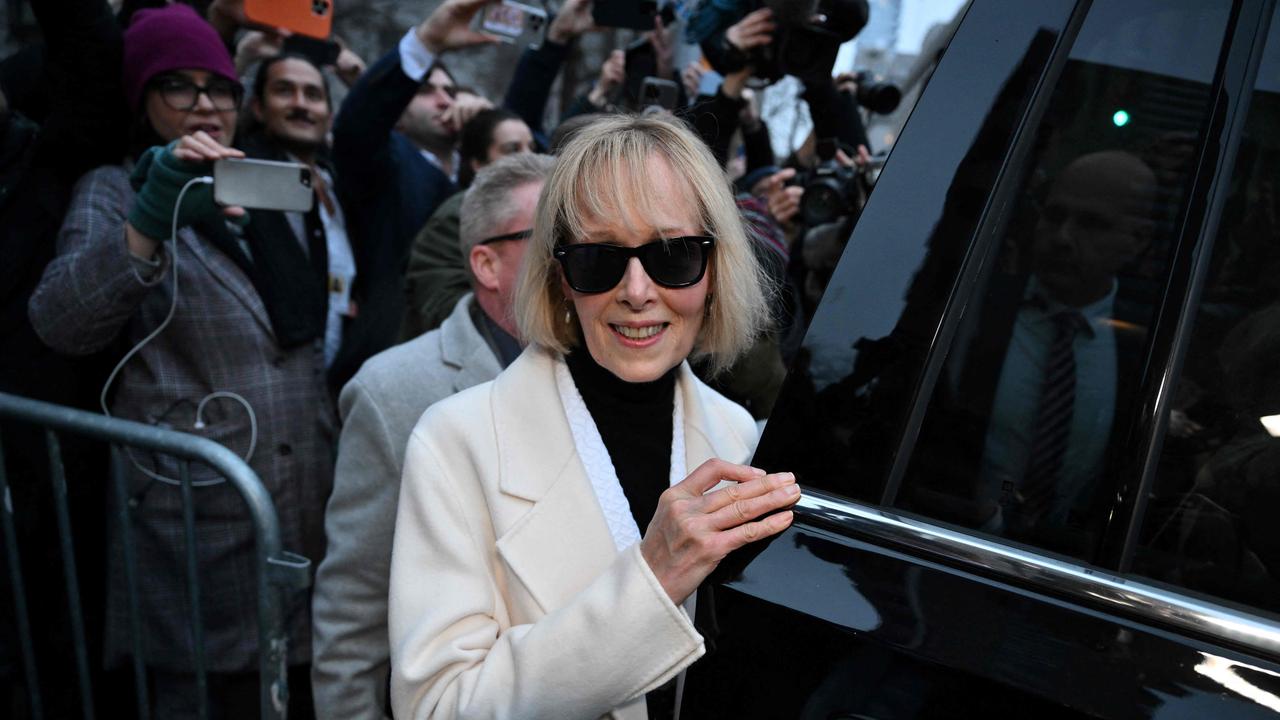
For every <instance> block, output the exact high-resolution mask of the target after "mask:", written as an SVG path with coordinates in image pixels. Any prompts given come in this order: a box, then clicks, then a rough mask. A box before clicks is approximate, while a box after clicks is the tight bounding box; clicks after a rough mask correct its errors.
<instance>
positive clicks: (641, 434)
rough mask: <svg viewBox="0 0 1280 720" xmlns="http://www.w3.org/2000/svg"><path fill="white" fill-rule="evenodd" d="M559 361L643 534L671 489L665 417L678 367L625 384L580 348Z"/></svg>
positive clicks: (671, 403)
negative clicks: (650, 378)
mask: <svg viewBox="0 0 1280 720" xmlns="http://www.w3.org/2000/svg"><path fill="white" fill-rule="evenodd" d="M565 361H566V362H567V363H568V365H569V372H570V374H572V375H573V383H574V384H575V385H577V386H578V392H579V393H581V395H582V399H583V401H584V402H585V403H586V405H587V410H588V411H590V413H591V419H592V420H594V421H595V423H596V428H597V429H598V430H599V431H600V438H601V439H602V440H604V446H605V449H606V450H608V451H609V459H610V460H612V461H613V467H614V469H615V470H616V471H617V473H618V482H619V483H621V485H622V492H623V493H625V494H626V496H627V502H628V503H629V504H630V505H631V516H632V517H634V518H635V520H636V525H637V526H638V527H639V528H640V534H641V535H644V531H645V528H647V527H649V521H650V520H652V519H653V514H654V512H655V511H657V509H658V496H659V495H661V494H662V491H664V490H666V489H667V488H668V487H669V486H670V484H671V482H670V480H671V412H672V408H673V406H674V403H675V387H676V371H677V368H678V366H677V368H672V369H671V370H669V371H667V373H666V374H665V375H663V376H662V377H660V378H658V379H657V380H654V381H653V382H646V383H631V382H626V381H625V380H622V379H620V378H618V376H617V375H614V374H613V373H612V372H610V371H608V370H606V369H605V368H603V367H601V366H600V365H599V364H597V363H596V361H595V359H593V358H592V357H591V353H589V352H587V349H586V348H578V349H576V350H574V351H573V352H571V353H569V355H568V356H567V357H566V358H565Z"/></svg>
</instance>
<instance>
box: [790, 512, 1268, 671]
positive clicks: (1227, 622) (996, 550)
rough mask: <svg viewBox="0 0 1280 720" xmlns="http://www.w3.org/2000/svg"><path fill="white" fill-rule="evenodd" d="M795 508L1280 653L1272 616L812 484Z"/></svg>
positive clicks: (1087, 599)
mask: <svg viewBox="0 0 1280 720" xmlns="http://www.w3.org/2000/svg"><path fill="white" fill-rule="evenodd" d="M795 511H796V513H797V518H798V519H815V520H819V521H820V522H821V521H826V522H827V523H834V524H836V525H837V526H839V527H840V528H843V529H848V530H853V531H856V532H858V533H860V534H863V535H869V536H872V537H875V538H879V539H883V540H887V541H890V542H893V543H895V544H899V545H903V546H906V547H909V548H912V549H914V550H920V551H925V552H930V553H936V554H939V555H943V556H946V557H949V558H953V559H955V560H959V561H961V562H963V563H965V564H967V565H970V566H972V567H974V568H977V569H981V570H983V571H987V572H989V573H994V574H996V575H998V576H1003V577H1006V578H1009V579H1011V580H1015V581H1018V582H1022V583H1027V584H1030V585H1032V586H1037V587H1040V588H1043V589H1046V590H1049V591H1051V592H1053V593H1055V594H1060V595H1061V594H1065V595H1067V596H1069V597H1071V598H1075V599H1078V600H1080V601H1082V602H1084V603H1086V604H1089V605H1093V606H1098V605H1101V606H1102V607H1104V608H1106V609H1108V610H1110V611H1114V612H1115V613H1116V614H1119V615H1124V616H1128V617H1134V618H1138V619H1146V620H1151V621H1154V622H1156V623H1160V624H1162V625H1167V626H1172V627H1175V628H1178V629H1180V630H1185V631H1188V632H1191V633H1195V634H1198V635H1202V636H1207V637H1211V638H1215V639H1218V640H1223V641H1225V642H1228V643H1232V644H1235V645H1239V646H1244V647H1247V648H1250V649H1252V650H1256V651H1258V652H1260V653H1264V654H1265V655H1267V656H1269V657H1271V658H1280V622H1276V621H1274V620H1269V619H1266V618H1263V617H1259V616H1255V615H1250V614H1247V613H1244V612H1241V611H1238V610H1235V609H1232V608H1229V607H1226V606H1223V605H1218V604H1215V603H1212V602H1206V601H1204V600H1200V599H1197V598H1193V597H1189V596H1186V595H1182V594H1179V593H1175V592H1171V591H1170V590H1167V589H1165V588H1161V587H1158V586H1155V585H1149V584H1146V583H1143V582H1140V581H1138V580H1135V579H1133V578H1125V577H1122V576H1119V575H1115V574H1112V573H1108V572H1106V571H1104V570H1100V569H1097V568H1091V567H1088V566H1085V565H1079V564H1075V563H1071V562H1067V561H1064V560H1060V559H1058V558H1054V557H1049V556H1046V555H1040V554H1037V553H1035V552H1032V551H1029V550H1025V549H1022V548H1019V547H1016V546H1012V545H1005V544H1001V543H997V542H992V541H990V540H986V539H984V538H982V537H978V536H974V535H967V534H965V533H962V532H957V531H955V530H951V529H948V528H945V527H941V526H938V525H933V524H930V523H927V522H922V521H920V520H917V519H915V518H911V517H907V516H904V515H900V514H898V513H895V512H892V511H890V510H887V509H885V508H878V507H873V506H869V505H862V504H860V503H855V502H851V501H848V500H844V499H842V498H839V497H836V496H834V495H831V494H829V493H825V492H823V491H821V490H815V489H812V488H808V487H806V488H804V493H803V494H802V495H801V497H800V501H799V503H797V505H796V507H795Z"/></svg>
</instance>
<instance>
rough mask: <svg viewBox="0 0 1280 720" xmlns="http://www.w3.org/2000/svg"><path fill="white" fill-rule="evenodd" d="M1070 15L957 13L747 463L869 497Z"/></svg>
mask: <svg viewBox="0 0 1280 720" xmlns="http://www.w3.org/2000/svg"><path fill="white" fill-rule="evenodd" d="M1075 4H1076V3H1075V2H1074V0H1043V1H1038V2H1035V3H1026V2H1022V1H1021V0H993V1H992V2H984V3H977V4H975V5H974V6H973V7H971V8H970V9H969V10H968V13H969V15H968V16H966V18H965V21H964V22H963V23H962V24H961V26H960V28H959V29H958V30H957V31H956V36H955V37H954V38H953V40H952V43H951V45H950V46H949V47H948V49H947V51H946V60H945V62H944V63H943V64H942V65H941V66H939V69H938V70H937V72H936V73H935V74H934V75H933V77H932V79H931V80H930V82H929V88H930V91H929V92H928V93H925V94H924V95H923V96H922V98H921V100H920V102H919V104H918V105H917V106H916V108H915V110H914V112H913V115H912V118H911V121H910V122H909V123H908V124H907V126H906V127H905V129H904V131H903V134H902V136H901V137H900V138H899V140H898V142H897V143H896V144H895V147H894V150H893V153H892V155H891V157H890V158H889V162H888V163H887V164H886V166H885V168H884V171H883V173H882V174H881V175H880V177H879V180H878V181H877V182H876V189H875V191H874V192H873V193H872V195H871V198H870V199H869V200H868V202H867V205H866V207H865V209H864V210H863V212H862V214H861V216H860V217H859V219H858V224H857V226H856V228H855V229H854V231H853V234H852V236H851V237H850V238H849V240H848V246H847V248H846V249H845V250H844V254H843V255H842V256H841V258H840V262H839V264H838V265H837V267H836V270H835V273H834V275H833V276H832V278H831V281H830V283H829V284H828V286H827V288H826V291H825V294H824V295H823V296H822V304H821V306H820V307H819V308H818V310H817V313H816V315H815V316H814V318H813V320H812V322H811V324H810V326H809V329H808V332H807V334H806V336H805V339H804V343H803V346H802V348H801V350H800V352H799V354H798V355H797V358H796V360H795V361H794V362H793V363H792V365H791V369H790V372H789V374H788V377H787V383H786V386H785V387H784V389H783V392H782V393H781V394H780V396H779V401H778V404H777V406H775V408H774V411H773V413H772V414H771V416H770V419H769V423H768V426H767V428H766V430H765V433H764V435H763V437H762V438H761V441H760V446H759V449H758V451H757V453H756V456H755V462H756V463H757V464H759V465H760V466H762V467H766V468H775V469H786V470H792V471H794V472H796V474H797V476H798V477H799V478H800V480H801V482H803V483H805V484H806V485H809V486H812V487H818V488H823V489H825V490H829V491H832V492H835V493H839V494H841V495H844V496H846V497H851V498H856V499H860V500H864V501H869V502H875V501H877V500H879V499H880V497H881V494H882V492H883V489H884V487H885V479H886V476H887V473H888V470H889V468H890V467H891V465H892V463H893V459H894V452H895V449H896V448H897V445H898V440H899V438H900V436H901V433H902V426H903V423H904V422H905V420H906V417H907V412H908V411H909V409H910V407H911V403H912V398H913V395H914V389H915V385H916V383H917V382H918V379H919V375H920V373H921V371H922V369H923V367H924V359H925V357H926V356H927V354H928V352H929V348H930V342H931V338H932V337H933V335H934V333H935V332H936V329H937V328H936V326H937V323H938V322H939V319H940V318H941V316H942V314H943V310H944V309H945V307H946V299H947V297H948V295H949V293H950V292H951V285H952V282H953V281H954V272H953V269H952V267H951V266H952V265H954V264H958V263H959V262H960V261H961V260H962V259H963V258H964V256H965V253H966V252H967V249H968V247H969V244H970V241H971V238H972V237H973V233H974V232H975V229H976V228H977V227H978V226H979V224H980V222H981V218H982V215H983V212H984V199H985V198H986V196H987V195H988V194H989V193H990V192H991V189H992V188H993V187H994V185H995V183H996V180H997V178H998V177H999V172H1000V168H1001V165H1002V163H1003V162H1004V158H1005V155H1006V153H1007V148H1008V147H1009V145H1010V143H1011V141H1012V138H1013V137H1014V136H1015V134H1016V131H1017V128H1018V124H1019V122H1020V121H1021V120H1022V118H1023V116H1024V115H1025V114H1026V113H1027V111H1028V104H1029V103H1030V101H1031V98H1032V97H1033V96H1034V94H1035V92H1034V91H1035V87H1036V83H1037V80H1038V78H1039V77H1040V75H1041V73H1043V72H1044V70H1045V66H1046V64H1047V63H1048V62H1049V60H1050V58H1051V57H1052V56H1053V51H1054V49H1055V47H1057V43H1058V41H1059V38H1060V37H1061V34H1062V29H1063V26H1064V24H1065V23H1066V22H1067V21H1068V20H1069V19H1070V17H1071V13H1072V10H1073V8H1074V7H1075ZM924 277H927V278H930V280H928V281H926V280H921V278H924Z"/></svg>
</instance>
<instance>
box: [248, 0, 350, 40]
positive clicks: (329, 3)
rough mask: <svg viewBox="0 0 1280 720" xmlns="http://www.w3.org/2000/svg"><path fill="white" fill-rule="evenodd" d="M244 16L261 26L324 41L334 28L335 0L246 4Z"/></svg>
mask: <svg viewBox="0 0 1280 720" xmlns="http://www.w3.org/2000/svg"><path fill="white" fill-rule="evenodd" d="M244 14H245V16H246V17H248V18H249V19H250V20H252V21H253V22H255V23H258V24H260V25H266V26H269V27H278V28H285V29H287V30H291V31H293V32H296V33H300V34H302V35H308V36H310V37H313V38H320V39H321V40H324V39H325V38H328V37H329V33H330V32H331V31H332V28H333V0H244Z"/></svg>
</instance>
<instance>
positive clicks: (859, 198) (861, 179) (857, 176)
mask: <svg viewBox="0 0 1280 720" xmlns="http://www.w3.org/2000/svg"><path fill="white" fill-rule="evenodd" d="M816 150H817V154H818V157H819V158H821V160H820V162H819V163H818V165H817V166H816V167H814V168H813V169H811V170H804V171H801V172H799V173H797V174H796V176H795V177H793V178H792V179H791V180H790V181H788V183H787V184H788V185H797V186H800V187H803V188H804V195H803V196H802V197H801V198H800V218H801V220H803V221H804V224H805V225H806V226H808V227H811V228H812V227H817V226H819V225H825V224H827V223H832V222H835V221H837V220H839V219H841V218H844V217H852V216H856V215H858V214H859V213H861V212H862V206H863V205H864V204H865V203H866V200H867V193H868V192H869V191H870V189H871V186H873V185H874V184H875V181H876V179H877V178H878V177H879V174H880V169H881V168H882V167H884V160H885V155H876V156H873V157H872V158H871V161H870V162H869V163H867V165H866V166H865V167H862V168H859V167H856V166H854V167H846V166H844V165H842V164H840V163H839V162H838V161H837V160H836V159H835V156H836V143H835V142H834V141H832V140H819V141H818V146H817V148H816Z"/></svg>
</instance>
